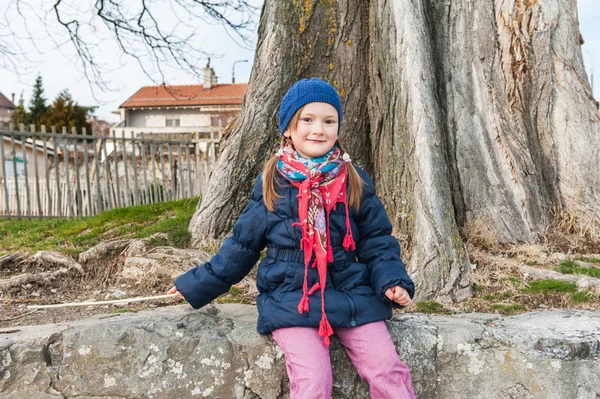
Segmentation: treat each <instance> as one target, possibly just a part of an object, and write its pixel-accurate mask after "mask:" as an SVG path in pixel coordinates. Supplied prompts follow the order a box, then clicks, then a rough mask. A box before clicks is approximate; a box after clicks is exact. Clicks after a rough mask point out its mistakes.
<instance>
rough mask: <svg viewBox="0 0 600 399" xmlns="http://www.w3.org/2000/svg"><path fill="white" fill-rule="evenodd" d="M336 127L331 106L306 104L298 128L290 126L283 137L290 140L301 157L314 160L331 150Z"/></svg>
mask: <svg viewBox="0 0 600 399" xmlns="http://www.w3.org/2000/svg"><path fill="white" fill-rule="evenodd" d="M338 127H339V126H338V113H337V110H336V109H335V107H334V106H333V105H331V104H328V103H308V104H306V105H305V106H304V108H303V109H302V111H301V112H300V117H299V119H298V126H297V127H296V128H295V129H294V127H293V126H290V127H289V128H288V130H286V131H285V133H284V134H283V135H284V136H285V137H289V138H291V139H292V143H293V144H294V148H295V149H296V151H298V154H299V155H300V156H301V157H303V158H316V157H320V156H323V155H325V154H327V152H329V150H331V148H333V146H334V145H335V141H336V140H337V138H338Z"/></svg>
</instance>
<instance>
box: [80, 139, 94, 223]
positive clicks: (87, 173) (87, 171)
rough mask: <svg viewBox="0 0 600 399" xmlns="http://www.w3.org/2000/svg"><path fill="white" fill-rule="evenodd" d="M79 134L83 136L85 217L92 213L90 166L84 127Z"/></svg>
mask: <svg viewBox="0 0 600 399" xmlns="http://www.w3.org/2000/svg"><path fill="white" fill-rule="evenodd" d="M81 133H82V136H83V143H84V144H83V163H84V164H85V183H86V190H87V191H86V193H87V203H88V211H87V216H91V215H92V214H93V213H92V212H93V210H92V189H91V183H90V165H89V155H88V148H89V147H88V141H87V129H86V128H85V127H84V128H82V129H81Z"/></svg>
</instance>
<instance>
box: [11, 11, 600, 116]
mask: <svg viewBox="0 0 600 399" xmlns="http://www.w3.org/2000/svg"><path fill="white" fill-rule="evenodd" d="M21 1H25V0H21ZM26 1H27V2H26V3H23V4H24V5H25V6H27V5H29V6H30V7H22V9H21V12H22V14H23V15H28V16H29V17H28V18H27V19H23V18H20V16H19V15H18V14H17V12H16V10H15V9H14V7H12V8H10V7H11V6H10V4H14V2H15V0H11V1H6V0H3V1H2V2H1V3H2V4H1V5H0V18H2V17H1V16H2V15H4V16H5V17H6V16H8V20H10V21H11V27H12V28H13V29H14V32H15V33H16V35H17V36H16V37H19V38H26V37H27V36H30V37H31V38H33V39H34V40H33V43H34V45H29V47H27V48H24V50H25V52H26V61H27V62H26V63H25V64H26V67H25V68H19V70H18V73H15V72H11V71H7V70H6V69H2V68H1V65H0V91H1V92H2V93H3V94H4V95H5V96H6V97H8V98H9V99H10V97H11V93H15V96H16V98H15V102H17V101H18V98H19V96H20V95H21V93H22V94H23V97H24V99H25V102H26V104H27V103H29V99H30V97H31V93H32V87H33V83H34V81H35V77H36V76H37V75H38V74H40V75H41V76H42V79H43V84H44V89H45V95H46V98H47V99H48V102H51V101H52V100H53V99H54V98H55V97H56V96H57V95H58V94H59V93H60V92H61V91H62V90H64V89H69V91H70V93H71V95H72V96H73V98H74V99H75V100H76V101H77V102H78V103H79V104H81V105H86V106H89V105H96V106H98V109H97V110H96V116H97V117H98V118H100V119H104V120H107V121H109V122H116V121H117V120H118V116H117V115H115V114H114V113H113V112H114V111H116V110H117V109H118V107H119V105H120V104H121V103H123V102H124V101H125V100H127V98H129V97H130V96H131V95H132V94H134V93H135V92H136V91H137V90H138V89H139V88H141V87H142V86H147V85H153V84H157V83H156V82H160V81H161V78H160V77H159V76H158V75H157V74H156V73H153V71H150V75H151V77H153V78H154V81H153V79H152V78H151V77H149V76H148V75H147V74H145V73H144V72H143V71H142V70H141V69H140V67H139V65H138V63H137V62H136V61H135V60H134V59H132V58H130V57H127V56H124V55H122V54H120V51H119V48H118V47H117V45H116V43H114V42H113V41H112V40H110V36H109V35H108V34H107V33H106V32H104V33H103V32H102V31H101V26H100V28H98V32H100V33H99V34H98V35H97V36H98V39H96V42H97V44H98V50H97V51H96V54H97V59H98V60H102V61H104V69H105V71H106V72H105V74H104V75H103V77H104V78H105V79H106V80H107V81H109V83H108V86H109V88H110V90H108V91H106V90H105V91H103V90H101V89H99V88H97V87H94V86H93V85H90V83H89V82H88V80H87V79H86V78H85V76H84V74H83V72H82V69H81V67H80V66H79V65H78V64H77V62H76V61H75V59H74V52H73V49H72V46H71V45H70V44H69V43H68V42H67V41H66V40H64V41H63V42H59V40H61V39H62V38H64V37H65V35H64V32H63V31H62V27H60V26H59V25H58V23H56V21H55V17H54V14H52V12H51V11H52V10H51V9H47V8H48V4H49V2H48V1H45V0H26ZM73 1H77V0H73ZM262 1H263V0H252V2H253V4H254V5H256V6H258V7H259V10H258V14H257V15H256V16H255V17H254V19H255V21H256V27H258V18H259V15H260V6H261V4H262ZM44 2H45V4H44ZM169 2H170V1H165V2H159V1H154V2H153V3H154V4H156V5H157V9H156V13H157V15H160V22H161V24H164V25H165V26H168V27H180V26H184V27H185V26H187V25H186V22H189V25H194V26H199V28H198V29H197V31H196V32H195V34H196V35H195V36H194V37H193V39H192V40H190V42H189V44H190V46H191V47H192V48H193V49H202V50H204V51H206V52H209V53H212V54H213V56H212V57H211V61H210V64H211V66H212V67H213V69H214V70H215V73H216V75H217V76H218V82H219V83H230V82H231V78H232V76H231V74H232V67H233V63H234V61H237V60H248V62H242V63H237V64H236V66H235V79H236V82H237V83H240V82H247V81H248V80H249V78H250V72H251V70H252V63H253V59H254V48H255V44H256V35H257V29H254V30H253V31H252V33H251V34H250V36H251V37H250V39H251V42H250V43H249V44H243V43H241V41H240V40H239V39H237V40H233V39H232V37H235V35H233V34H231V32H230V31H229V33H228V31H226V29H225V28H224V27H223V26H221V25H215V24H214V23H213V24H210V23H208V22H206V21H202V20H199V19H198V17H197V16H193V15H191V16H187V15H184V16H182V15H181V12H175V14H177V15H179V19H180V20H182V21H183V25H180V24H178V20H176V19H175V16H174V15H175V14H174V12H173V8H172V6H171V7H168V3H169ZM79 3H80V4H81V3H85V2H81V1H80V2H79ZM90 3H93V2H90ZM171 3H172V2H171ZM7 7H9V8H8V9H7ZM74 7H75V6H73V8H74ZM44 8H46V9H44ZM578 9H579V22H580V31H581V34H582V36H583V38H584V41H585V43H584V45H583V47H582V50H583V57H584V62H585V65H586V70H587V73H588V77H589V76H591V74H592V73H593V75H594V79H595V82H594V96H595V98H596V99H600V0H578ZM40 10H42V11H40ZM76 11H77V12H79V13H80V14H77V13H76ZM76 11H73V12H72V15H84V14H85V13H86V11H88V15H91V13H89V9H88V10H86V9H85V8H77V10H76ZM67 16H68V14H67ZM186 17H187V18H186ZM36 21H37V22H36ZM198 21H201V22H198ZM42 22H43V23H42ZM4 32H6V30H5V29H4ZM182 32H184V33H188V32H190V31H189V30H187V31H186V30H185V29H183V30H182ZM5 35H6V34H5ZM2 37H3V36H2V34H1V33H0V46H1V45H2ZM4 37H5V38H6V36H4ZM57 45H58V46H57ZM57 47H58V48H57ZM40 52H41V54H40ZM147 64H149V63H147ZM198 64H199V65H198V68H199V69H200V70H201V69H202V68H204V66H205V65H206V60H203V61H200V62H198ZM154 72H155V71H154ZM164 77H165V81H166V82H167V83H168V84H197V83H202V81H201V78H198V77H196V76H192V75H191V74H189V73H186V72H184V71H181V70H178V69H176V68H171V67H167V68H166V69H165V75H164Z"/></svg>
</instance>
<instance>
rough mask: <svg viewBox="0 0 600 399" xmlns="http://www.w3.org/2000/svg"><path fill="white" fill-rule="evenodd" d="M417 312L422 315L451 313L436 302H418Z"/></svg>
mask: <svg viewBox="0 0 600 399" xmlns="http://www.w3.org/2000/svg"><path fill="white" fill-rule="evenodd" d="M416 305H417V311H418V312H421V313H428V314H431V313H449V312H448V311H447V310H445V309H444V305H442V304H441V303H439V302H436V301H421V302H417V304H416Z"/></svg>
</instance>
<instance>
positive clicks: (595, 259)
mask: <svg viewBox="0 0 600 399" xmlns="http://www.w3.org/2000/svg"><path fill="white" fill-rule="evenodd" d="M575 260H579V261H581V262H585V263H600V259H598V258H588V257H585V256H581V257H578V258H575Z"/></svg>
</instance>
